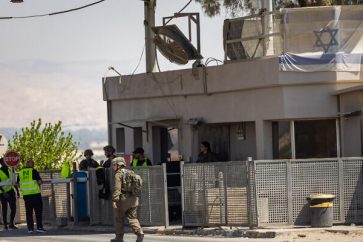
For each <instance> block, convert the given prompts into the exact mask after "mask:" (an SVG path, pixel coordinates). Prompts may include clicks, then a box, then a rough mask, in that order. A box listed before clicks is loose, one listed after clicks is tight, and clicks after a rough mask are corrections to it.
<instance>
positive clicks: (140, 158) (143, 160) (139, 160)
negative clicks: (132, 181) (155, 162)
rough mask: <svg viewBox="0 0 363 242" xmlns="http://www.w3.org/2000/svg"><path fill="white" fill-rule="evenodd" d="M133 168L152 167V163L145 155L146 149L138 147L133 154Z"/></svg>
mask: <svg viewBox="0 0 363 242" xmlns="http://www.w3.org/2000/svg"><path fill="white" fill-rule="evenodd" d="M132 156H133V159H132V164H131V166H132V167H136V166H152V163H151V161H150V160H149V158H147V157H145V155H144V149H143V148H141V147H138V148H136V149H135V150H134V152H132Z"/></svg>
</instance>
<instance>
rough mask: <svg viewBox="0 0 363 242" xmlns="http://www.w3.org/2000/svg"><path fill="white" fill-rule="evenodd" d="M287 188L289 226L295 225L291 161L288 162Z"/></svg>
mask: <svg viewBox="0 0 363 242" xmlns="http://www.w3.org/2000/svg"><path fill="white" fill-rule="evenodd" d="M286 183H287V184H286V186H287V187H286V188H287V221H288V224H289V225H292V224H294V221H293V214H292V213H293V210H292V177H291V161H290V160H288V161H286Z"/></svg>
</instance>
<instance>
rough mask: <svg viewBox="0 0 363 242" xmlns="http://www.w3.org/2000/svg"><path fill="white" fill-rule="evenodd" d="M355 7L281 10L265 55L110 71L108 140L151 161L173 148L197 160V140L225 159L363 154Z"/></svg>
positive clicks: (361, 15) (358, 11) (360, 44)
mask: <svg viewBox="0 0 363 242" xmlns="http://www.w3.org/2000/svg"><path fill="white" fill-rule="evenodd" d="M353 8H354V9H353ZM353 8H352V7H327V8H303V9H287V10H283V11H281V15H280V17H282V18H281V19H282V20H281V28H280V29H281V32H280V36H281V39H280V40H282V42H280V41H279V42H278V43H283V44H282V45H281V46H282V47H281V50H277V51H276V49H278V48H275V47H276V46H277V44H278V43H277V41H276V38H274V42H273V41H272V38H271V37H270V39H268V37H267V40H270V46H269V47H271V46H272V47H273V48H274V49H275V51H273V53H272V54H275V55H271V56H266V55H267V52H268V49H269V48H268V46H267V45H265V46H263V50H262V53H263V57H261V58H246V59H237V60H233V61H231V60H227V61H226V62H225V63H224V64H223V65H219V66H207V67H205V66H203V67H196V68H191V69H185V70H176V71H167V72H160V73H143V74H138V75H133V76H122V77H109V78H106V79H105V80H104V82H103V91H104V100H105V101H106V102H107V107H108V122H109V142H110V143H111V144H112V145H114V146H115V147H116V150H117V152H123V153H127V154H129V153H132V151H133V149H134V148H135V147H138V146H142V147H143V148H144V149H145V153H147V155H148V156H149V157H150V159H151V160H152V161H153V163H154V164H158V163H160V162H161V161H165V160H167V159H168V153H172V154H174V153H175V151H176V150H177V151H178V154H179V155H181V156H182V157H183V159H184V160H185V161H195V160H196V157H197V154H198V151H199V142H200V141H203V140H207V141H209V142H210V143H211V147H212V150H213V151H214V152H216V153H217V154H218V155H219V158H220V160H222V161H226V160H245V159H247V157H253V158H254V159H278V158H317V157H339V156H362V155H363V154H362V137H363V136H362V119H361V110H362V100H363V87H362V84H363V72H362V71H361V67H362V60H363V58H362V56H361V53H363V37H362V36H363V34H362V31H363V27H362V20H363V6H354V7H353ZM348 12H349V14H348V15H347V14H346V13H348ZM255 20H256V19H255V18H254V19H245V18H242V21H244V22H245V26H246V25H247V22H248V21H255ZM249 23H252V22H249ZM353 26H354V28H353ZM269 31H270V30H269ZM299 31H300V32H299ZM243 33H244V32H243V31H242V35H243ZM264 33H266V32H264V31H262V33H261V34H262V35H263V34H264ZM270 33H271V32H270ZM242 37H244V36H242ZM297 38H298V39H297ZM264 41H266V38H265V39H264ZM241 43H242V46H243V47H244V48H245V49H246V52H248V49H247V47H246V41H243V40H242V42H241V41H240V42H239V45H240V47H241ZM272 44H273V45H272ZM309 48H310V49H309ZM270 49H271V48H270ZM227 56H228V55H227ZM316 56H317V58H316ZM351 57H352V58H351ZM298 58H302V59H301V60H300V59H298ZM227 59H228V58H227ZM317 60H318V61H317Z"/></svg>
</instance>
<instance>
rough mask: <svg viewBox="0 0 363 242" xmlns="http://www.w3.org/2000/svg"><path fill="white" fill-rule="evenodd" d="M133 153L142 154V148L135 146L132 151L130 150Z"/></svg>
mask: <svg viewBox="0 0 363 242" xmlns="http://www.w3.org/2000/svg"><path fill="white" fill-rule="evenodd" d="M132 153H133V154H144V149H143V148H141V147H137V148H136V149H135V150H134V152H132Z"/></svg>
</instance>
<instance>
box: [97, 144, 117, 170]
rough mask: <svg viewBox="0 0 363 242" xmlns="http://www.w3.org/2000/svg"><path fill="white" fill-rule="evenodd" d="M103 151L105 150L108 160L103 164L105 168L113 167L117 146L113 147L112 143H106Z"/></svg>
mask: <svg viewBox="0 0 363 242" xmlns="http://www.w3.org/2000/svg"><path fill="white" fill-rule="evenodd" d="M103 151H104V152H105V156H106V158H107V160H106V161H105V162H103V163H102V164H101V166H103V168H110V167H111V161H112V159H113V158H115V157H116V156H115V151H116V150H115V148H113V146H112V145H106V146H105V147H103Z"/></svg>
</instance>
